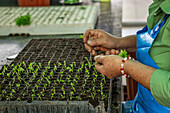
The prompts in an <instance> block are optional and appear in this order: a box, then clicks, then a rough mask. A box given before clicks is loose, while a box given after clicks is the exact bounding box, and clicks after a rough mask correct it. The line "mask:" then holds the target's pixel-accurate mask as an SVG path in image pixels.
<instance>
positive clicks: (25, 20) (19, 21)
mask: <svg viewBox="0 0 170 113" xmlns="http://www.w3.org/2000/svg"><path fill="white" fill-rule="evenodd" d="M15 21H16V25H18V26H21V25H23V26H25V25H30V24H31V15H30V14H29V13H28V14H27V15H24V16H20V17H18V18H16V20H15Z"/></svg>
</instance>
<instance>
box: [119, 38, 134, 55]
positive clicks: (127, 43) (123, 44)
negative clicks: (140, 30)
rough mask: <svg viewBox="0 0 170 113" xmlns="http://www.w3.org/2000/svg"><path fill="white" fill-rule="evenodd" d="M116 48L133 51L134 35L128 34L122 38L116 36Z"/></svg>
mask: <svg viewBox="0 0 170 113" xmlns="http://www.w3.org/2000/svg"><path fill="white" fill-rule="evenodd" d="M118 40H119V41H118V42H119V44H118V47H117V48H118V49H122V48H124V49H127V51H130V52H131V51H132V52H134V51H135V50H136V35H130V36H126V37H123V38H118Z"/></svg>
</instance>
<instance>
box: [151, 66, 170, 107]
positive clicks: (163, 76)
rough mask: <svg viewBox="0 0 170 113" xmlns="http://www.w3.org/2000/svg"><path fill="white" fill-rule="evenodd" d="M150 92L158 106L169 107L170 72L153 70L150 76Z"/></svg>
mask: <svg viewBox="0 0 170 113" xmlns="http://www.w3.org/2000/svg"><path fill="white" fill-rule="evenodd" d="M150 90H151V93H152V95H153V97H154V98H155V100H156V101H157V102H158V103H159V104H161V105H163V106H166V107H170V71H165V70H160V69H157V70H155V71H154V72H153V74H152V76H151V80H150Z"/></svg>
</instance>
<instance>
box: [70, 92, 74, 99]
mask: <svg viewBox="0 0 170 113" xmlns="http://www.w3.org/2000/svg"><path fill="white" fill-rule="evenodd" d="M73 95H74V92H73V91H70V100H72V99H73Z"/></svg>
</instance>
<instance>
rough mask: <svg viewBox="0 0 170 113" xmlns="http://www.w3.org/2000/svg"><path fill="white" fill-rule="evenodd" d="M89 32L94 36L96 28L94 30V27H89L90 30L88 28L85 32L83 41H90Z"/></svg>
mask: <svg viewBox="0 0 170 113" xmlns="http://www.w3.org/2000/svg"><path fill="white" fill-rule="evenodd" d="M89 34H90V35H91V36H93V34H94V30H93V29H89V30H87V31H86V32H85V33H84V35H83V41H84V43H87V41H88V39H89Z"/></svg>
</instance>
